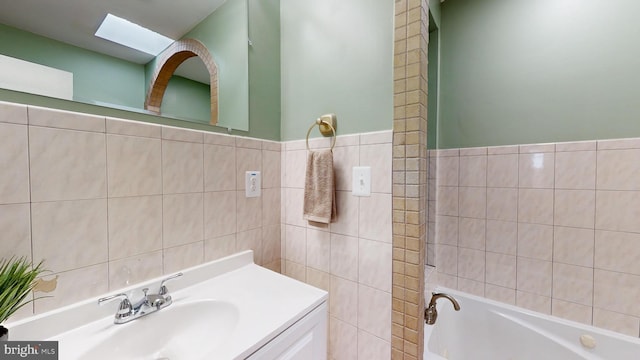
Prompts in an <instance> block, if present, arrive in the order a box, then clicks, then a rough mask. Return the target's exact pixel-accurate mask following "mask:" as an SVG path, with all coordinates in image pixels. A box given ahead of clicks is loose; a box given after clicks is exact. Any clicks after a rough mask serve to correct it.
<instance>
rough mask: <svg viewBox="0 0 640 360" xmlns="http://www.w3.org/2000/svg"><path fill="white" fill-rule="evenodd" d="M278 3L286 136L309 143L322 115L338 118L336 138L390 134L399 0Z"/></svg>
mask: <svg viewBox="0 0 640 360" xmlns="http://www.w3.org/2000/svg"><path fill="white" fill-rule="evenodd" d="M280 6H281V11H280V19H281V37H280V40H281V43H280V46H281V79H282V82H281V86H282V93H281V94H282V100H281V104H282V124H281V126H282V130H281V131H282V139H283V140H294V139H304V138H305V135H306V133H307V129H308V128H309V126H310V125H311V124H312V123H313V121H315V119H316V118H317V117H319V116H320V115H322V114H325V113H336V115H337V117H338V134H339V135H344V134H353V133H360V132H367V131H377V130H388V129H391V128H392V126H393V64H392V60H393V11H394V1H393V0H384V1H368V0H349V1H344V0H323V1H311V0H281V1H280ZM312 134H313V136H320V135H319V132H317V131H315V132H313V133H312Z"/></svg>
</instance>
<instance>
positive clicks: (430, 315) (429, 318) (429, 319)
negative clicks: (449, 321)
mask: <svg viewBox="0 0 640 360" xmlns="http://www.w3.org/2000/svg"><path fill="white" fill-rule="evenodd" d="M431 295H432V296H431V301H429V306H427V308H426V309H424V320H425V322H426V323H427V325H433V324H435V323H436V320H437V319H438V310H436V300H438V299H439V298H441V297H443V298H446V299H448V300H449V301H451V303H452V304H453V308H454V309H455V310H456V311H460V304H458V301H457V300H456V299H454V298H453V296H451V295H449V294H445V293H435V292H433V293H431Z"/></svg>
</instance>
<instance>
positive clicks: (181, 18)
mask: <svg viewBox="0 0 640 360" xmlns="http://www.w3.org/2000/svg"><path fill="white" fill-rule="evenodd" d="M225 1H226V0H0V23H2V24H6V25H9V26H12V27H15V28H18V29H22V30H26V31H28V32H32V33H35V34H38V35H42V36H46V37H49V38H52V39H55V40H58V41H62V42H65V43H68V44H71V45H75V46H78V47H81V48H85V49H88V50H93V51H96V52H100V53H103V54H107V55H110V56H114V57H117V58H120V59H124V60H127V61H131V62H134V63H138V64H146V63H147V62H149V61H150V60H151V59H153V56H151V55H149V54H145V53H143V52H140V51H137V50H134V49H130V48H128V47H126V46H122V45H119V44H116V43H113V42H110V41H108V40H104V39H101V38H98V37H96V36H94V33H95V32H96V29H98V26H100V23H102V20H103V19H104V17H105V16H106V15H107V13H111V14H113V15H116V16H119V17H121V18H124V19H127V20H129V21H131V22H134V23H137V24H139V25H142V26H144V27H146V28H149V29H151V30H153V31H155V32H158V33H160V34H162V35H165V36H168V37H170V38H172V39H179V38H181V37H182V36H184V34H186V33H187V32H189V30H191V29H192V28H193V27H194V26H195V25H197V24H198V23H200V22H201V21H202V20H204V18H206V17H207V16H208V15H209V14H211V13H212V12H213V11H214V10H215V9H216V8H218V7H219V6H220V5H222V4H223V3H224V2H225ZM190 63H191V64H192V65H191V66H186V67H187V68H189V67H194V65H195V67H196V69H187V74H190V75H187V76H185V75H184V74H179V75H181V76H185V77H189V78H193V77H196V78H197V79H195V80H197V81H201V82H206V83H208V82H209V80H208V79H209V75H208V73H207V72H206V68H205V67H204V64H202V63H201V62H198V61H190ZM198 63H199V65H200V69H197V65H196V64H198ZM182 68H183V66H181V67H180V69H179V70H182ZM203 70H204V73H202V71H203Z"/></svg>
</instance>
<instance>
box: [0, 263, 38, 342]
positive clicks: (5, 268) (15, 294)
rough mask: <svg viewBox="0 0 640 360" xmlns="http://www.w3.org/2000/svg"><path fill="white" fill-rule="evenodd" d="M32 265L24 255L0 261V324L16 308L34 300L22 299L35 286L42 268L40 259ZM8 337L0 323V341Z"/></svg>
mask: <svg viewBox="0 0 640 360" xmlns="http://www.w3.org/2000/svg"><path fill="white" fill-rule="evenodd" d="M32 265H33V264H32V263H31V262H29V261H27V259H26V258H24V257H21V258H13V257H12V258H11V259H8V260H7V259H3V260H1V261H0V324H2V323H4V322H5V321H6V320H7V319H8V318H9V317H10V316H11V315H13V313H15V312H16V311H18V309H20V308H21V307H23V306H25V305H26V304H28V303H30V302H31V301H33V300H35V299H32V300H28V301H24V300H25V299H26V298H27V296H29V293H30V292H31V291H32V290H33V288H34V287H35V286H36V284H37V281H36V278H37V277H38V275H40V274H41V273H42V272H43V271H44V269H43V268H42V261H41V262H40V263H39V264H38V265H36V266H32ZM8 338H9V330H8V329H7V328H5V327H4V326H2V325H0V341H6V340H8Z"/></svg>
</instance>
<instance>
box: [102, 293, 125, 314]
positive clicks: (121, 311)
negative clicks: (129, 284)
mask: <svg viewBox="0 0 640 360" xmlns="http://www.w3.org/2000/svg"><path fill="white" fill-rule="evenodd" d="M120 297H124V300H122V301H121V302H120V305H119V306H118V311H116V315H115V318H116V319H123V318H126V317H128V316H130V315H131V314H133V306H132V305H131V301H129V297H128V296H127V294H124V293H120V294H115V295H111V296H107V297H103V298H100V299H98V305H102V304H104V303H106V302H110V301H111V300H115V299H117V298H120Z"/></svg>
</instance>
